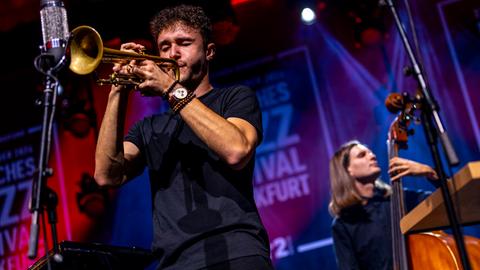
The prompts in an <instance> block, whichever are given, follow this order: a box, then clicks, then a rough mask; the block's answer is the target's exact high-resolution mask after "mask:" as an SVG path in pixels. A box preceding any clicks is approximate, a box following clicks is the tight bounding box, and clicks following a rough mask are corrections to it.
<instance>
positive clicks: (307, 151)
mask: <svg viewBox="0 0 480 270" xmlns="http://www.w3.org/2000/svg"><path fill="white" fill-rule="evenodd" d="M412 2H413V3H412V8H413V10H414V12H415V14H416V16H415V17H414V18H415V24H416V26H417V31H418V40H419V43H420V44H421V46H420V53H421V56H422V60H423V64H424V68H425V71H426V75H427V79H428V83H429V84H430V86H431V92H432V94H433V95H434V97H435V98H436V100H437V101H438V104H439V107H440V116H441V118H442V120H443V123H444V125H445V128H446V130H447V132H448V134H449V135H450V138H451V140H452V142H453V146H454V148H455V150H456V151H457V154H458V156H459V157H460V161H461V162H460V165H459V166H457V167H453V168H451V170H448V169H447V173H448V174H449V175H452V174H454V173H455V172H456V171H458V169H460V168H461V167H462V166H464V165H465V164H466V163H468V162H470V161H474V160H480V128H479V121H478V119H479V118H480V108H479V106H478V104H480V95H479V93H478V85H480V54H479V52H478V48H480V26H479V23H478V17H477V18H476V17H475V13H474V11H475V10H480V4H479V3H478V2H475V1H473V0H470V1H461V0H448V1H435V0H429V1H412ZM403 10H404V9H403ZM477 15H478V14H477ZM401 16H402V18H403V19H406V16H405V13H404V12H403V11H402V12H401ZM329 18H330V19H325V20H323V19H322V18H319V22H317V23H315V24H312V25H301V24H298V25H296V26H295V27H296V29H295V35H294V36H293V37H288V38H289V39H293V41H292V42H291V45H290V46H289V47H288V48H286V49H285V48H282V49H280V50H279V49H278V48H276V47H275V44H272V52H273V51H274V52H275V53H264V54H262V56H258V57H254V58H253V59H245V61H239V62H238V64H236V65H232V66H229V67H222V68H221V69H219V70H215V72H214V73H213V74H212V80H213V82H214V84H215V85H216V86H222V85H231V84H237V83H238V84H246V85H248V86H250V87H252V88H253V89H255V90H256V92H257V95H258V98H259V100H260V105H261V109H262V114H263V125H264V137H263V142H262V144H261V145H260V147H259V148H258V149H257V154H256V168H255V176H254V180H253V181H254V186H255V199H256V203H257V205H258V208H259V211H260V214H261V216H262V219H263V222H264V224H265V226H266V227H267V230H268V233H269V236H270V245H271V250H272V254H271V256H272V259H273V260H274V262H275V266H276V269H312V270H313V269H336V266H335V259H334V253H333V247H332V239H331V231H330V226H331V222H332V217H331V216H330V215H329V213H328V209H327V207H328V202H329V177H328V162H329V159H330V157H331V156H332V154H333V152H334V151H335V150H336V149H337V148H338V147H339V146H340V145H341V144H343V143H344V142H346V141H348V140H351V139H358V140H360V141H362V142H364V143H365V144H367V145H368V146H369V147H370V148H372V149H373V150H374V152H375V153H376V154H377V158H378V160H379V163H380V166H381V167H382V168H383V172H382V178H383V179H384V180H385V181H387V182H388V176H387V175H386V173H385V172H386V168H387V151H386V138H387V131H388V127H389V125H390V123H391V121H392V120H393V118H394V115H393V114H391V113H389V112H388V111H387V110H386V108H385V105H384V101H385V98H386V97H387V96H388V95H389V94H390V93H392V92H408V93H410V94H414V93H415V91H416V89H417V85H416V82H415V80H414V79H413V78H412V77H406V76H405V75H404V74H403V69H404V66H405V65H408V64H409V62H408V57H407V56H406V53H405V50H404V47H403V44H402V42H401V39H400V38H399V35H398V31H397V29H396V28H395V26H394V25H393V24H392V23H391V20H390V22H389V23H386V24H385V25H386V29H385V33H386V35H385V36H383V37H382V38H381V40H380V41H379V42H376V43H372V44H361V45H358V44H357V45H358V46H357V45H354V44H353V43H350V42H347V41H346V40H347V39H346V38H345V36H347V35H349V34H350V33H351V32H352V28H351V25H349V24H346V23H335V22H338V21H339V20H341V18H338V20H337V21H336V20H335V19H332V18H331V17H329ZM241 19H242V18H239V20H241ZM258 25H259V26H260V24H258ZM272 31H282V30H281V29H272ZM249 44H250V45H251V46H254V45H255V43H254V41H250V43H249ZM117 45H118V44H117ZM109 47H114V46H109ZM103 73H104V74H106V71H104V72H103ZM18 77H19V78H23V77H22V76H21V75H18ZM75 85H79V84H78V83H76V84H75ZM89 87H90V88H88V87H87V89H86V90H87V92H88V91H91V93H92V96H91V99H88V98H87V99H86V100H87V101H88V102H87V103H88V104H89V108H90V109H92V110H93V111H94V112H96V114H94V118H95V119H96V121H94V122H95V124H94V125H93V128H92V129H90V130H89V132H88V133H87V134H83V135H82V136H78V134H77V136H73V135H72V132H71V130H69V129H68V128H67V127H66V126H65V125H63V124H61V123H59V124H58V126H56V132H55V134H56V135H55V138H54V141H55V143H54V144H53V146H52V147H53V150H52V157H51V161H50V163H51V166H52V167H53V168H54V176H53V177H52V178H51V179H50V180H49V184H50V185H51V186H52V187H53V188H54V189H55V190H56V191H57V193H58V194H59V196H60V198H59V199H60V203H59V208H58V213H59V215H60V221H59V224H58V227H59V239H60V240H72V241H81V242H98V243H106V244H112V245H118V246H128V247H132V246H139V247H145V248H149V247H150V243H151V238H152V224H151V203H150V189H149V186H148V180H147V175H146V173H144V174H143V175H141V176H140V177H138V178H137V179H135V180H134V181H131V182H129V183H128V184H126V185H125V186H123V187H122V188H120V189H118V190H115V191H108V192H105V191H102V190H98V189H97V188H96V187H95V185H94V184H93V180H92V175H93V168H94V149H95V142H96V126H98V125H99V123H100V121H101V119H102V117H103V111H104V109H105V104H106V99H107V95H108V87H99V86H96V85H94V84H92V85H91V86H89ZM84 90H85V89H84ZM89 102H90V103H89ZM164 108H165V104H163V103H162V102H161V100H160V99H153V98H146V97H141V96H139V95H138V93H133V94H132V96H131V98H130V103H129V111H128V119H127V122H126V126H127V127H128V126H130V125H131V124H132V123H133V122H134V121H136V120H138V119H141V118H142V117H143V116H145V115H148V114H151V113H157V112H160V111H161V110H162V109H164ZM35 127H37V126H35ZM35 127H30V126H28V127H25V129H24V130H20V131H19V130H12V131H11V132H8V133H5V134H2V135H1V136H0V217H1V219H0V269H25V267H24V266H25V265H26V264H28V263H30V262H29V261H28V260H26V259H25V251H26V237H27V236H28V231H27V230H28V228H29V219H30V217H29V214H28V211H27V208H26V205H25V201H26V199H27V197H28V192H29V188H30V187H29V183H31V180H32V176H33V167H32V166H33V165H32V164H36V151H37V150H36V149H38V144H35V142H39V140H40V138H39V130H38V127H37V128H35ZM411 127H412V129H414V130H415V134H414V135H413V136H411V137H410V138H409V143H408V145H409V148H408V150H404V151H401V152H400V156H403V157H407V158H412V159H415V160H417V161H421V162H424V163H427V164H430V165H432V158H431V155H430V152H429V149H428V147H427V144H426V141H425V136H424V134H423V130H422V126H421V125H418V124H415V123H412V126H411ZM404 183H405V186H407V187H408V188H414V189H425V190H433V187H432V186H431V185H430V184H429V183H428V182H426V181H424V180H418V179H410V178H409V179H405V181H404ZM464 229H465V234H468V235H473V236H477V237H480V229H479V228H478V226H469V227H464ZM42 247H43V241H41V248H40V249H42Z"/></svg>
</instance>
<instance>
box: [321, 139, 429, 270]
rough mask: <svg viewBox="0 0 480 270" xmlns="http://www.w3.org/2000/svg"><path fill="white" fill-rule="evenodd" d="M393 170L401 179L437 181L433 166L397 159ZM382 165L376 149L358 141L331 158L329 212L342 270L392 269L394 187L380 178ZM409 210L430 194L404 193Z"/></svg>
mask: <svg viewBox="0 0 480 270" xmlns="http://www.w3.org/2000/svg"><path fill="white" fill-rule="evenodd" d="M388 172H389V174H390V175H391V180H392V181H396V180H398V179H400V178H401V177H404V176H424V177H427V178H428V179H429V180H437V174H436V172H435V170H433V169H432V168H431V167H430V166H428V165H425V164H421V163H418V162H415V161H412V160H407V159H403V158H399V157H394V158H392V159H391V160H390V165H389V171H388ZM380 173H381V169H380V167H379V166H378V163H377V159H376V156H375V154H374V153H372V151H371V150H370V149H369V148H368V147H367V146H365V145H364V144H362V143H360V142H359V141H350V142H347V143H345V144H344V145H342V146H341V147H340V149H339V150H338V151H337V152H336V153H335V155H334V156H333V158H332V159H331V160H330V187H331V200H330V205H329V210H330V213H331V214H332V216H334V221H333V224H332V236H333V244H334V248H335V256H336V261H337V265H338V268H339V269H341V270H344V269H345V270H347V269H348V270H355V269H368V270H377V269H392V265H393V262H392V244H391V242H392V235H391V220H390V195H391V189H390V186H389V185H387V184H386V183H384V182H382V181H381V180H380V179H379V176H380ZM404 193H405V194H404V198H405V202H406V207H407V209H411V208H413V206H415V205H416V204H417V203H419V202H420V201H421V200H423V199H424V198H426V196H427V195H428V193H426V192H419V191H409V190H405V191H404Z"/></svg>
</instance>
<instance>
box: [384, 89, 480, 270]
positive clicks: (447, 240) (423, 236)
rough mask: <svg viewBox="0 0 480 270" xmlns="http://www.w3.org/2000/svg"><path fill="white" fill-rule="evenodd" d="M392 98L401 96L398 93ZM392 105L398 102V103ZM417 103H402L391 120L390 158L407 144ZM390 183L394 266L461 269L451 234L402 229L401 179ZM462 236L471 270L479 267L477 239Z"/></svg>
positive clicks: (398, 268) (399, 269)
mask: <svg viewBox="0 0 480 270" xmlns="http://www.w3.org/2000/svg"><path fill="white" fill-rule="evenodd" d="M395 98H396V99H403V97H401V96H400V95H399V96H395ZM407 100H408V99H407ZM388 102H389V100H388V99H387V101H386V105H387V107H389V106H392V104H389V103H388ZM393 106H398V104H394V105H393ZM417 106H418V105H417V104H416V103H414V102H412V101H409V102H405V104H401V108H402V110H400V112H399V113H398V115H397V116H396V117H395V119H394V120H393V122H392V123H391V125H390V128H389V132H388V139H387V146H388V156H389V160H390V159H391V158H393V157H396V156H398V152H399V150H400V149H406V148H407V146H408V144H407V143H408V136H409V135H410V134H411V132H410V131H409V129H408V126H409V124H410V123H411V121H413V119H414V112H415V110H416V108H417ZM389 110H390V108H389ZM391 185H392V195H391V201H390V210H391V213H390V215H391V217H390V218H391V230H392V251H393V269H394V270H408V269H410V270H424V269H428V270H436V269H439V270H444V269H445V270H463V267H462V263H461V258H460V255H459V252H458V250H457V247H456V245H455V239H454V238H453V236H451V235H449V234H447V233H445V232H444V231H441V230H438V231H431V232H424V233H415V234H409V235H404V234H403V233H402V231H401V228H400V220H401V219H402V217H403V216H404V215H405V214H406V209H405V204H404V199H403V185H402V180H401V179H399V180H397V181H393V182H392V183H391ZM464 240H465V246H466V249H467V252H468V257H469V260H470V265H471V268H472V270H480V240H479V239H478V238H475V237H471V236H464Z"/></svg>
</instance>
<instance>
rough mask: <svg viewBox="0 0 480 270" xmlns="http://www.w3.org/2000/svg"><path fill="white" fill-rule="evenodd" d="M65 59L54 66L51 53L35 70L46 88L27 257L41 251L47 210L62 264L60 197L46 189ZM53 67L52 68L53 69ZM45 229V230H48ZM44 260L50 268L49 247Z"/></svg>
mask: <svg viewBox="0 0 480 270" xmlns="http://www.w3.org/2000/svg"><path fill="white" fill-rule="evenodd" d="M59 50H63V52H62V57H61V59H60V61H59V62H58V63H56V64H55V61H54V59H55V56H53V55H52V54H49V53H41V54H40V55H39V56H37V57H36V58H35V61H34V64H35V68H36V69H37V70H38V71H39V72H41V73H43V74H45V75H46V78H45V89H44V91H43V100H42V101H41V104H42V105H43V108H44V110H43V121H42V135H41V142H40V154H39V160H38V168H37V174H36V177H35V178H34V179H33V183H32V194H31V200H30V212H31V213H32V222H31V225H30V238H29V242H28V257H29V258H30V259H34V258H36V257H37V249H38V234H39V228H40V226H39V218H40V215H42V214H43V211H44V210H46V211H47V216H48V222H49V224H50V228H51V234H52V244H53V252H54V256H53V258H54V260H55V261H56V262H61V261H62V257H61V256H60V254H59V249H58V238H57V228H56V223H57V215H56V207H57V205H58V196H57V194H56V193H55V192H54V191H53V190H52V189H51V188H49V187H48V186H47V179H48V177H51V176H52V175H53V170H52V169H51V168H47V166H48V160H49V156H50V149H51V140H52V129H53V120H54V116H55V107H56V97H57V93H58V89H59V87H61V85H60V82H59V80H58V78H57V77H56V74H57V73H58V71H59V70H60V69H61V68H62V67H63V66H64V64H65V62H66V56H65V52H64V50H65V49H63V48H59ZM52 66H53V67H52ZM45 229H46V228H44V230H45ZM44 241H45V246H46V247H47V246H48V242H47V239H44ZM45 257H46V258H47V262H48V266H49V269H50V260H49V259H48V248H46V254H45Z"/></svg>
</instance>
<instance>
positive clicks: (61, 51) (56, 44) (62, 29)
mask: <svg viewBox="0 0 480 270" xmlns="http://www.w3.org/2000/svg"><path fill="white" fill-rule="evenodd" d="M40 20H41V23H42V37H43V45H42V46H41V47H40V48H41V50H42V54H44V55H47V56H48V57H46V58H47V60H46V61H45V62H44V63H43V66H44V67H46V68H47V69H51V68H53V69H58V68H59V67H61V66H62V65H63V63H64V61H65V50H66V49H65V48H66V46H67V43H68V36H69V30H68V21H67V11H66V9H65V6H64V5H63V2H62V1H61V0H41V2H40ZM59 64H60V65H59Z"/></svg>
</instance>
